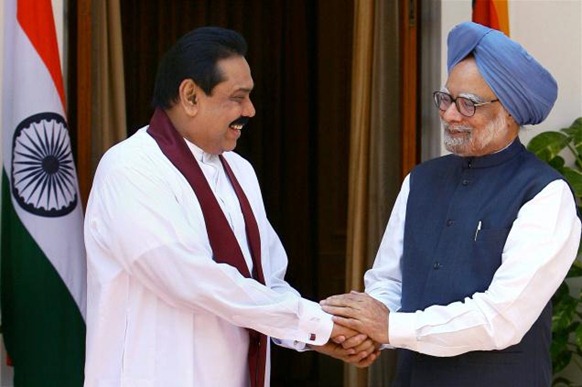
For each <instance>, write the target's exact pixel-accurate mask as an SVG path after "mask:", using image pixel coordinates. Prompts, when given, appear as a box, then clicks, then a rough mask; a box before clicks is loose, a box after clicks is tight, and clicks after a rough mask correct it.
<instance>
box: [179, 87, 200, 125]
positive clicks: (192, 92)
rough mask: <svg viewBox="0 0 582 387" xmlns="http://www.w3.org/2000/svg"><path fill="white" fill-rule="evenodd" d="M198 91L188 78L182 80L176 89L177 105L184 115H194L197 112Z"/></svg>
mask: <svg viewBox="0 0 582 387" xmlns="http://www.w3.org/2000/svg"><path fill="white" fill-rule="evenodd" d="M199 91H200V89H199V88H198V86H197V85H196V83H194V81H193V80H192V79H190V78H188V79H184V80H183V81H182V83H180V87H179V88H178V98H179V104H180V106H182V108H183V109H184V111H185V112H186V114H188V115H192V116H194V115H196V113H197V112H198V98H197V94H198V92H199Z"/></svg>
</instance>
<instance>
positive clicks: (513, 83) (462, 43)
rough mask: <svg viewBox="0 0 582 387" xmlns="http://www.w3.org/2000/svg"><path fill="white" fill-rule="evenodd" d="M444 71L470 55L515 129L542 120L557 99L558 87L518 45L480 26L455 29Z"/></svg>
mask: <svg viewBox="0 0 582 387" xmlns="http://www.w3.org/2000/svg"><path fill="white" fill-rule="evenodd" d="M447 44H448V47H449V50H448V58H447V67H448V71H449V73H450V72H451V70H452V68H453V67H454V66H455V65H456V64H457V63H459V62H460V61H461V60H463V59H465V58H466V57H467V56H468V55H469V54H472V55H473V57H474V58H475V61H476V62H477V67H478V68H479V72H480V73H481V75H482V76H483V78H484V79H485V82H487V84H488V85H489V87H490V88H491V90H493V92H494V93H495V95H496V96H497V98H499V100H500V102H501V104H502V105H503V106H504V107H505V108H506V109H507V111H509V113H510V114H511V115H512V116H513V118H514V119H515V121H516V122H517V123H518V124H519V125H526V124H538V123H540V122H542V121H543V120H545V119H546V117H547V116H548V114H549V113H550V110H552V107H553V106H554V103H555V102H556V98H557V96H558V84H557V83H556V80H555V79H554V78H553V77H552V75H551V74H550V73H549V72H548V70H546V69H545V68H543V67H542V65H541V64H539V63H538V62H537V61H536V60H535V59H534V58H533V57H532V56H531V55H530V54H529V53H528V52H527V51H526V50H525V49H524V48H523V47H522V46H521V45H520V44H518V43H517V42H515V41H513V40H511V39H509V38H508V37H507V36H506V35H505V34H503V33H502V32H499V31H497V30H493V29H491V28H488V27H484V26H482V25H480V24H476V23H473V22H465V23H461V24H459V25H457V26H455V27H454V28H453V29H452V30H451V32H449V37H448V41H447Z"/></svg>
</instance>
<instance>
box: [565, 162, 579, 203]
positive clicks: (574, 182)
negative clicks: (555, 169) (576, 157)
mask: <svg viewBox="0 0 582 387" xmlns="http://www.w3.org/2000/svg"><path fill="white" fill-rule="evenodd" d="M562 175H564V177H565V178H566V180H567V181H568V183H570V186H571V187H572V189H573V190H574V195H576V197H578V198H580V197H582V171H580V170H577V169H573V168H570V167H563V168H562Z"/></svg>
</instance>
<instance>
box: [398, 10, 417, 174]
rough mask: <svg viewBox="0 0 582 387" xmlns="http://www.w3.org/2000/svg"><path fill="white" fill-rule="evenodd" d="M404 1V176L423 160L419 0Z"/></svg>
mask: <svg viewBox="0 0 582 387" xmlns="http://www.w3.org/2000/svg"><path fill="white" fill-rule="evenodd" d="M400 1H401V6H402V8H401V10H402V13H401V21H402V22H401V36H402V38H401V39H402V40H401V44H402V46H401V47H402V49H401V55H402V56H401V69H402V87H401V103H402V105H401V106H402V178H403V179H404V177H405V176H406V175H407V174H408V172H410V170H411V169H412V167H414V166H415V165H416V164H417V163H418V160H419V152H418V148H419V147H418V144H417V137H418V135H417V133H418V127H417V126H418V124H417V111H418V109H417V104H418V102H417V98H418V95H417V94H418V39H417V32H418V22H419V20H418V15H419V12H418V0H400Z"/></svg>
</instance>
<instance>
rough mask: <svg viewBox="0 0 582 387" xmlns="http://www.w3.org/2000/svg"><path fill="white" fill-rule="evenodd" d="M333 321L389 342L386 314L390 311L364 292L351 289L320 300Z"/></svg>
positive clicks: (377, 339)
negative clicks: (348, 291)
mask: <svg viewBox="0 0 582 387" xmlns="http://www.w3.org/2000/svg"><path fill="white" fill-rule="evenodd" d="M320 304H321V307H322V309H323V310H324V311H326V312H327V313H331V314H333V315H334V317H333V321H334V322H336V323H338V324H340V325H343V326H345V327H348V328H351V329H353V330H356V331H358V332H361V333H364V334H366V335H367V336H368V337H369V338H371V339H372V340H374V341H376V342H378V343H383V344H389V336H388V315H389V313H390V311H389V310H388V308H387V307H386V305H384V304H383V303H381V302H380V301H378V300H376V299H375V298H372V297H370V296H369V295H368V294H366V293H360V292H355V291H352V292H350V293H346V294H340V295H337V296H331V297H328V298H326V299H325V300H322V301H321V302H320Z"/></svg>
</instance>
